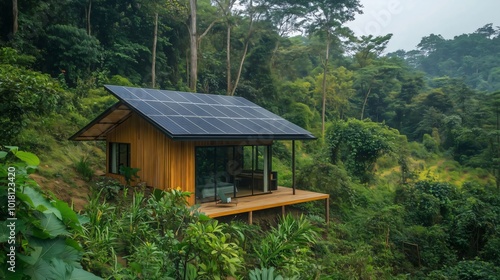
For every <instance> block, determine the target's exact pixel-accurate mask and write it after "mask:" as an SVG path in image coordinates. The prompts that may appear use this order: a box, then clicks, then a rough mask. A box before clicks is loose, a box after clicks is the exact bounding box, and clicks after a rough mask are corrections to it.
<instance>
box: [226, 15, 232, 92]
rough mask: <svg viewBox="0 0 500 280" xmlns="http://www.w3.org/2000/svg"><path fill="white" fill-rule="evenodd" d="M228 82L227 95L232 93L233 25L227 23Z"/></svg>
mask: <svg viewBox="0 0 500 280" xmlns="http://www.w3.org/2000/svg"><path fill="white" fill-rule="evenodd" d="M226 73H227V74H226V76H227V77H226V79H227V80H226V81H227V95H231V93H232V90H233V89H232V81H231V25H230V24H229V22H228V23H227V39H226Z"/></svg>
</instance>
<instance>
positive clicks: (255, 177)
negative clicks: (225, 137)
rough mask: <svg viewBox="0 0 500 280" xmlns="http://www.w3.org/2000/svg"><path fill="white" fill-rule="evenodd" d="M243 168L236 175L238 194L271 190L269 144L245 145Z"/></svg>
mask: <svg viewBox="0 0 500 280" xmlns="http://www.w3.org/2000/svg"><path fill="white" fill-rule="evenodd" d="M241 152H242V161H241V162H242V167H243V168H242V170H241V172H240V173H239V174H237V175H236V177H235V178H236V179H235V180H236V182H237V185H238V196H247V195H255V194H260V193H266V192H269V180H268V179H267V178H269V154H268V146H243V147H242V151H241Z"/></svg>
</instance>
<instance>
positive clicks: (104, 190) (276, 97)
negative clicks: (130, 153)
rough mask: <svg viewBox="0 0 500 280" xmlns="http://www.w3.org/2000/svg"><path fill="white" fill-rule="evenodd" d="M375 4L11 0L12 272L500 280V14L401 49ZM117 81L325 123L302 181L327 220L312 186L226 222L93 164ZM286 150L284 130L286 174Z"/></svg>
mask: <svg viewBox="0 0 500 280" xmlns="http://www.w3.org/2000/svg"><path fill="white" fill-rule="evenodd" d="M362 12H363V7H362V6H361V5H360V3H359V1H358V0H339V1H331V0H315V1H302V0H285V1H275V0H213V1H207V0H189V1H187V0H168V1H158V0H150V1H145V0H119V1H118V0H70V1H60V0H47V1H33V0H28V1H17V0H12V1H2V2H0V111H1V112H2V114H1V116H0V126H1V127H2V133H1V134H0V165H1V170H0V188H1V192H0V197H1V199H0V200H1V201H2V204H1V205H0V213H1V217H2V219H1V221H0V250H1V251H2V254H1V255H0V268H1V269H0V278H2V279H101V278H103V279H500V276H499V275H500V196H499V193H500V56H499V54H500V27H498V26H493V24H486V25H484V26H482V27H481V26H478V28H477V30H476V31H475V32H473V33H470V34H462V35H459V36H456V37H454V38H452V39H445V38H443V37H442V36H441V35H439V34H430V35H428V36H426V37H424V38H422V39H421V41H420V43H419V44H418V45H417V46H416V48H415V49H414V50H411V51H404V50H399V51H395V52H391V53H389V52H387V51H386V46H387V44H388V42H389V41H390V40H391V37H392V34H386V35H381V36H373V35H368V36H361V37H357V36H355V34H354V33H353V32H352V31H351V30H350V29H349V28H348V27H346V25H345V24H346V23H347V22H349V21H352V20H353V19H354V18H355V17H356V15H358V14H360V13H362ZM105 84H112V85H123V86H138V87H148V88H159V89H170V90H176V91H186V92H199V93H211V94H220V95H232V96H241V97H245V98H247V99H248V100H250V101H252V102H255V103H256V104H258V105H260V106H262V107H264V108H266V109H268V110H270V111H272V112H274V113H276V114H278V115H280V116H283V117H284V118H286V119H287V120H289V121H291V122H293V123H295V124H297V125H299V126H301V127H303V128H305V129H307V130H309V131H311V132H312V133H313V134H314V135H315V136H316V137H317V138H318V139H317V140H315V141H304V142H302V143H298V147H297V150H298V151H297V154H298V158H297V170H298V174H297V186H298V188H301V189H306V190H313V191H319V192H324V193H328V194H330V197H331V199H330V217H331V220H330V223H329V224H325V223H324V222H323V221H322V216H321V215H322V211H324V210H323V207H322V205H317V204H315V203H306V204H301V205H299V206H297V207H296V208H295V209H294V211H293V213H295V215H288V216H286V217H282V218H276V219H268V220H266V219H263V220H262V221H261V222H260V223H257V224H255V225H248V224H246V223H242V222H241V221H238V220H234V221H228V222H226V221H218V220H213V219H210V218H208V217H207V216H205V215H204V214H203V213H199V212H197V210H196V207H192V208H189V207H187V206H186V203H185V197H186V196H189V195H190V194H189V193H184V192H181V191H179V190H176V189H172V190H170V191H168V192H159V191H153V192H151V191H148V190H147V189H143V188H136V187H131V186H128V185H125V186H123V185H121V184H119V183H117V182H115V181H113V180H108V179H104V178H103V177H102V176H98V174H99V173H100V172H101V173H102V172H103V171H104V170H105V145H104V144H103V143H101V142H84V143H75V142H71V141H69V140H68V138H69V137H70V136H71V135H72V134H73V133H75V132H76V131H78V130H79V129H80V128H82V127H83V126H84V125H86V124H87V123H88V122H89V121H91V120H92V119H94V118H95V117H96V116H97V115H99V114H100V113H102V112H103V111H104V110H106V109H107V108H108V107H110V106H111V105H112V104H114V103H115V102H116V99H114V97H112V96H111V95H110V94H108V93H107V92H106V91H105V90H104V88H103V85H105ZM290 160H291V145H290V143H287V142H286V141H283V142H279V141H278V142H276V143H275V144H274V145H273V167H275V168H277V171H278V172H279V174H280V179H279V180H280V181H279V184H280V185H281V186H290V185H291V180H292V175H291V167H290V164H289V163H290ZM14 187H15V192H12V188H14ZM77 198H81V199H82V200H84V203H81V205H80V204H78V203H77ZM11 203H15V207H11V206H10V205H11ZM13 209H15V214H16V218H17V224H16V225H17V227H16V228H15V230H11V229H10V228H9V227H8V225H9V221H8V220H7V219H4V217H11V218H12V217H13V214H12V213H13V212H11V211H12V210H13ZM11 242H14V243H15V244H16V245H17V247H15V250H11ZM12 251H15V252H16V253H17V255H16V257H15V262H16V272H12V271H11V270H9V269H8V268H9V267H11V264H9V260H11V257H10V256H9V253H10V252H12Z"/></svg>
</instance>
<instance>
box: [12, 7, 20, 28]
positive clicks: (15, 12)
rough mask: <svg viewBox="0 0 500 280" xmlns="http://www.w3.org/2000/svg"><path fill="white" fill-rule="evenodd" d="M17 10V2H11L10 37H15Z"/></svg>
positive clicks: (17, 26)
mask: <svg viewBox="0 0 500 280" xmlns="http://www.w3.org/2000/svg"><path fill="white" fill-rule="evenodd" d="M18 16H19V10H18V7H17V0H12V35H16V33H17V29H18V28H19V24H18Z"/></svg>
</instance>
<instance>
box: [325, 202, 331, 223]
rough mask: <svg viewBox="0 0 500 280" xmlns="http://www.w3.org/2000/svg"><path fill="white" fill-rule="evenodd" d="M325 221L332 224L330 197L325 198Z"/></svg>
mask: <svg viewBox="0 0 500 280" xmlns="http://www.w3.org/2000/svg"><path fill="white" fill-rule="evenodd" d="M325 222H326V224H327V225H328V224H330V198H329V197H328V198H326V199H325Z"/></svg>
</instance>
